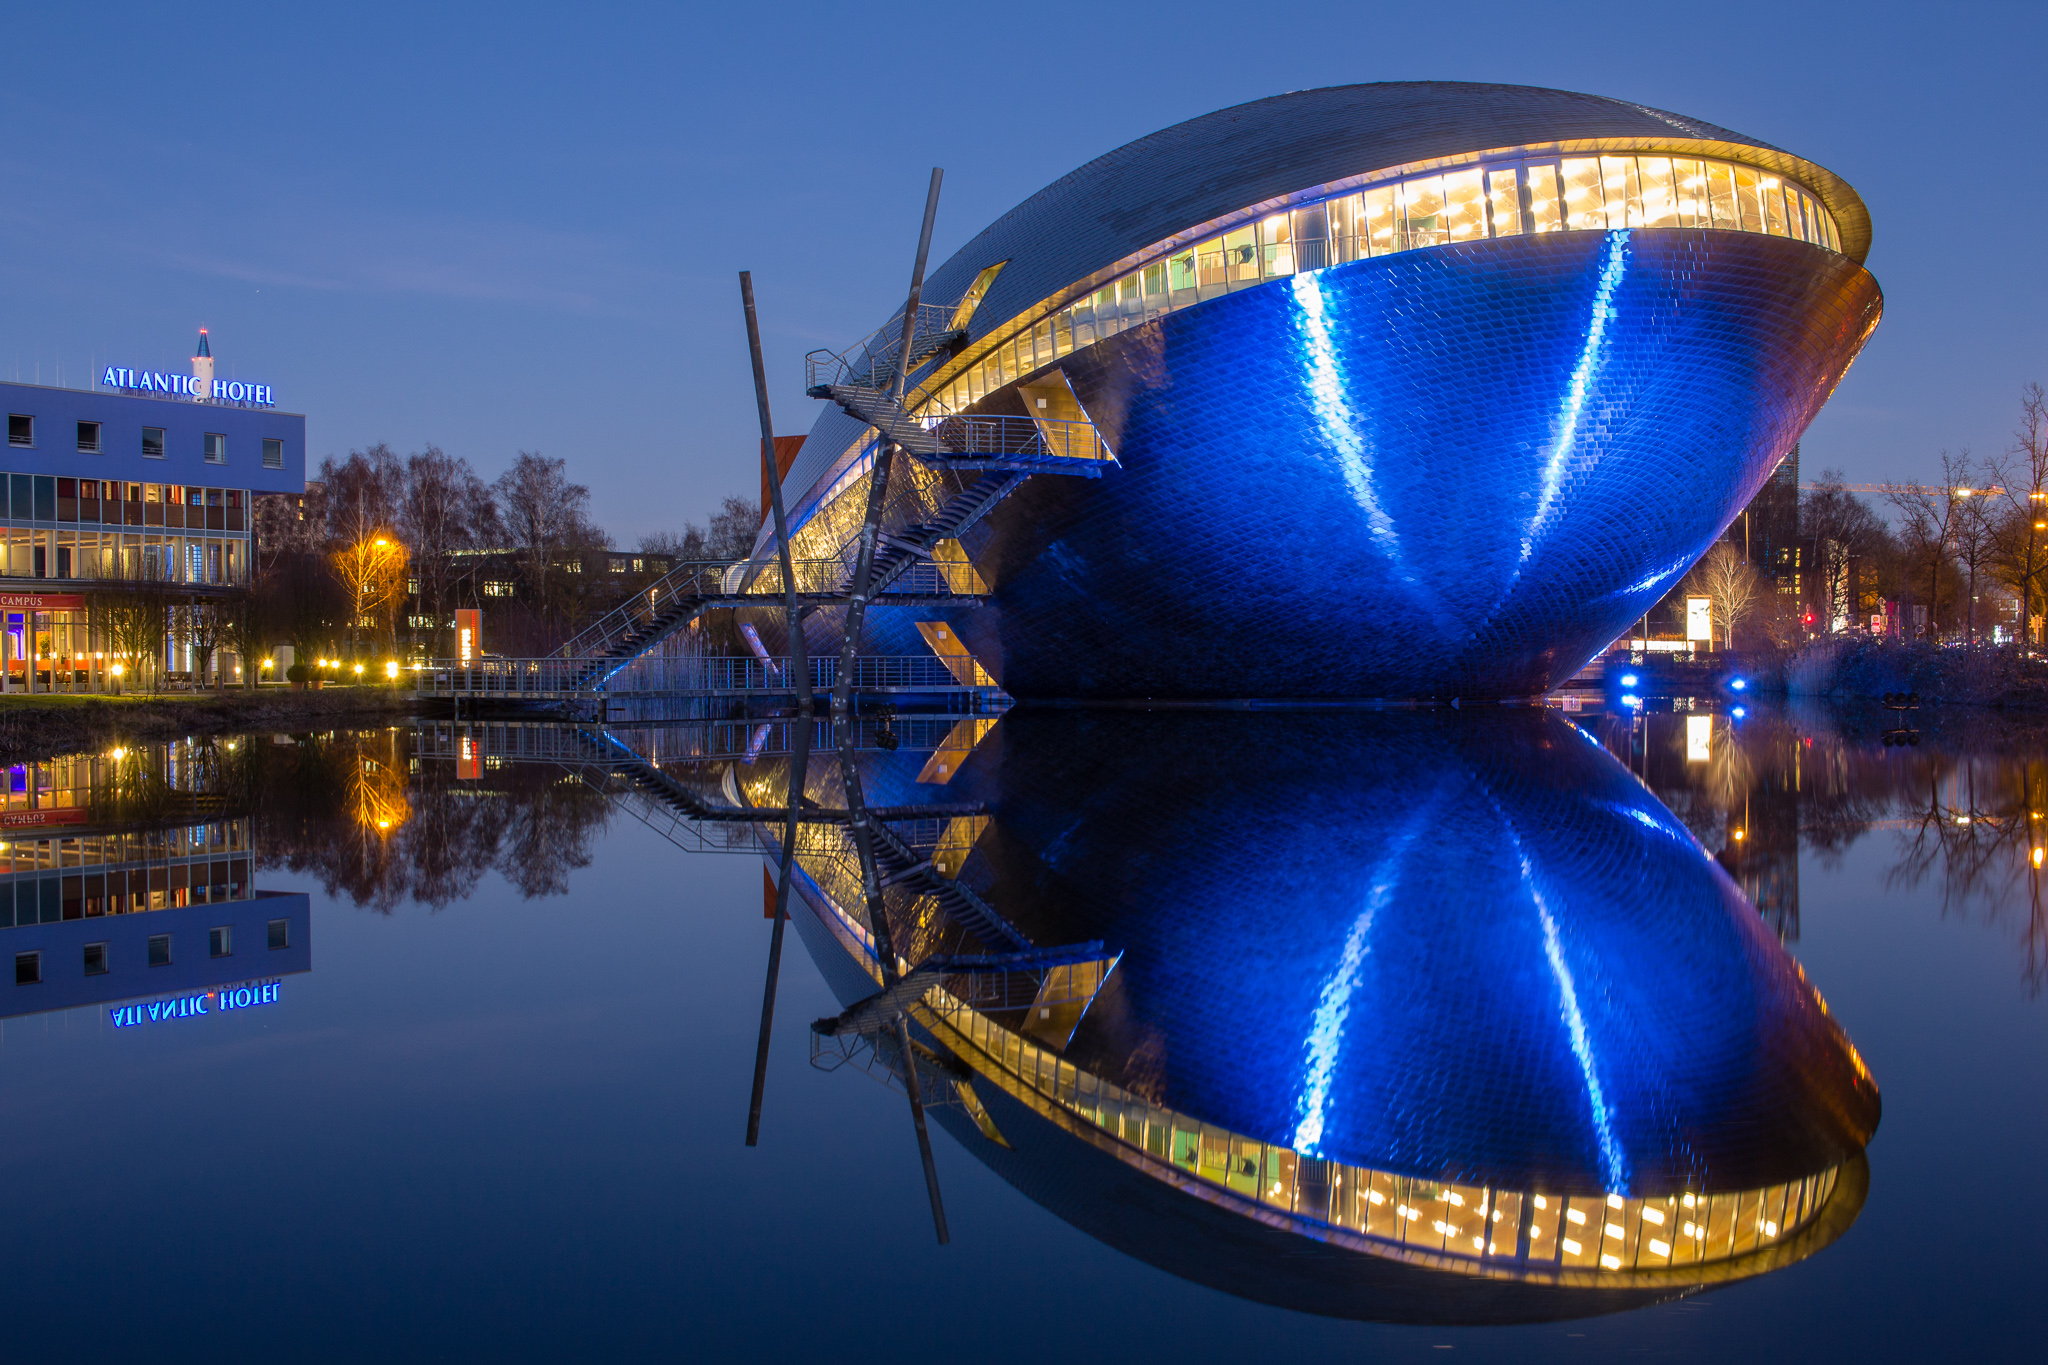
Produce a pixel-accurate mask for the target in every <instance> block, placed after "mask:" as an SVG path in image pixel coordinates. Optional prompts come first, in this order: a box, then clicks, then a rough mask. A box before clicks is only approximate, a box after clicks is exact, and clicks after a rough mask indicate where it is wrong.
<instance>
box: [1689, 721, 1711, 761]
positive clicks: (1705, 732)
mask: <svg viewBox="0 0 2048 1365" xmlns="http://www.w3.org/2000/svg"><path fill="white" fill-rule="evenodd" d="M1713 756H1714V718H1713V717H1712V716H1710V715H1708V716H1687V717H1686V718H1685V761H1686V762H1688V763H1705V762H1706V761H1707V760H1709V759H1711V758H1712V757H1713Z"/></svg>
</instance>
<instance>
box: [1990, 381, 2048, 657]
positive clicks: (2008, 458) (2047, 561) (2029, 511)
mask: <svg viewBox="0 0 2048 1365" xmlns="http://www.w3.org/2000/svg"><path fill="white" fill-rule="evenodd" d="M1986 468H1987V469H1988V470H1989V472H1990V478H1991V482H1992V483H1994V484H1997V485H1999V486H2000V487H2002V488H2003V489H2004V493H2003V495H2002V496H2003V497H2004V499H2005V505H2006V513H2005V515H2004V516H2003V517H2001V518H1999V525H1998V535H1997V543H1996V549H1995V552H1994V556H1993V562H1994V564H1995V566H1996V569H1997V572H1998V576H1999V579H2000V580H2001V581H2002V582H2003V583H2005V585H2006V586H2007V587H2009V588H2012V589H2013V590H2014V591H2015V592H2017V593H2018V594H2019V599H2020V638H2021V639H2022V640H2025V641H2027V642H2028V643H2030V644H2031V643H2033V642H2034V638H2035V637H2034V616H2035V614H2036V613H2035V610H2034V607H2035V603H2036V602H2038V601H2040V600H2042V599H2041V588H2042V580H2043V579H2044V577H2048V536H2044V535H2043V532H2048V394H2044V393H2042V391H2041V386H2040V385H2039V384H2029V385H2027V386H2026V387H2025V388H2024V389H2021V390H2020V424H2019V426H2018V428H2017V429H2015V430H2014V432H2013V442H2012V445H2011V446H2009V447H2007V449H2006V453H2005V455H2004V456H2003V457H1994V458H1993V459H1991V460H1989V461H1987V463H1986Z"/></svg>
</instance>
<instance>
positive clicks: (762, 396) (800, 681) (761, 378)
mask: <svg viewBox="0 0 2048 1365" xmlns="http://www.w3.org/2000/svg"><path fill="white" fill-rule="evenodd" d="M740 299H741V301H742V302H743V303H744V304H745V305H746V310H747V349H748V351H750V352H751V353H752V355H753V359H754V403H755V406H757V407H758V408H760V410H761V471H762V473H763V474H764V475H766V476H767V479H768V505H769V507H770V508H772V509H773V511H774V515H775V548H776V550H777V551H778V552H779V553H780V555H781V557H782V597H783V600H784V601H785V602H786V603H788V605H789V667H790V671H791V672H792V673H794V674H795V675H796V678H795V682H796V705H797V711H798V712H799V713H800V714H802V715H805V716H808V715H810V713H811V664H810V660H809V659H807V658H805V657H804V618H803V609H802V608H801V607H799V606H798V605H797V601H796V593H797V583H796V571H795V567H794V565H793V564H792V563H791V561H790V557H789V518H788V517H787V516H786V515H785V514H784V512H783V505H782V470H781V469H780V468H779V467H778V466H777V465H776V462H775V423H774V420H773V419H772V418H770V417H769V415H768V370H767V367H766V366H764V365H763V364H762V363H761V320H760V318H758V317H757V316H756V315H755V313H754V276H753V272H751V271H747V270H742V271H741V272H740ZM776 923H777V924H780V923H781V920H780V919H777V921H776ZM750 1145H751V1144H750Z"/></svg>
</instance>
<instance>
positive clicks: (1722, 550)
mask: <svg viewBox="0 0 2048 1365" xmlns="http://www.w3.org/2000/svg"><path fill="white" fill-rule="evenodd" d="M1685 585H1686V591H1687V592H1689V593H1692V594H1694V595H1695V596H1699V597H1705V598H1707V599H1709V600H1710V601H1711V602H1712V603H1713V606H1712V608H1711V611H1712V613H1713V622H1714V625H1715V626H1717V627H1719V629H1720V631H1721V640H1722V645H1723V647H1724V648H1730V649H1732V648H1733V647H1734V644H1735V627H1736V626H1738V625H1740V624H1741V623H1742V622H1743V620H1744V619H1746V618H1747V617H1748V616H1749V614H1750V611H1751V610H1752V609H1753V608H1754V607H1755V605H1756V594H1757V572H1756V568H1755V566H1754V565H1752V564H1751V563H1750V562H1749V556H1747V555H1745V554H1743V553H1742V551H1741V550H1739V549H1737V548H1736V547H1735V545H1734V544H1733V543H1732V542H1730V541H1726V540H1720V541H1716V542H1714V548H1713V549H1711V550H1709V551H1707V554H1706V558H1704V559H1702V560H1701V561H1700V562H1699V563H1698V564H1695V565H1694V566H1693V570H1692V573H1691V574H1689V575H1687V577H1686V580H1685Z"/></svg>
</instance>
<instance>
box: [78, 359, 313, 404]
mask: <svg viewBox="0 0 2048 1365" xmlns="http://www.w3.org/2000/svg"><path fill="white" fill-rule="evenodd" d="M100 385H101V387H103V388H109V389H119V390H121V391H122V392H123V393H161V394H165V395H167V396H169V397H173V398H190V399H193V400H195V401H197V402H201V403H209V402H210V403H240V404H243V405H244V406H247V407H257V408H274V407H276V406H277V399H276V397H275V396H274V395H273V393H272V391H271V387H270V385H268V384H245V383H243V382H242V381H241V380H239V379H234V380H227V379H195V378H194V377H193V376H191V375H189V374H171V373H168V372H166V371H163V370H127V369H122V368H121V367H120V366H118V365H109V366H107V369H106V372H105V373H104V374H102V375H101V376H100Z"/></svg>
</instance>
